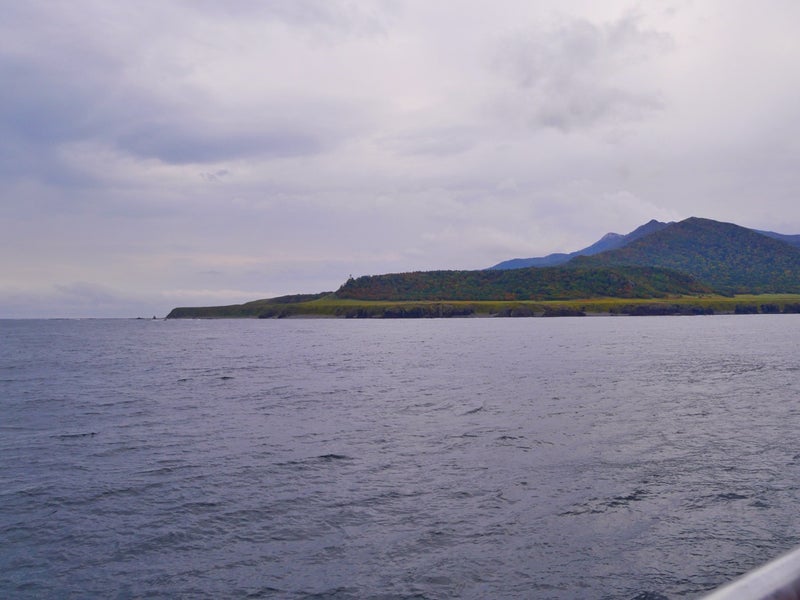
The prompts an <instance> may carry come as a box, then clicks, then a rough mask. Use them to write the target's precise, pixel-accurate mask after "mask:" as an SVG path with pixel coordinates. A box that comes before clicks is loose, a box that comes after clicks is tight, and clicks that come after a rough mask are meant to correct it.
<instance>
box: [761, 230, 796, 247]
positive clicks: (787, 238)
mask: <svg viewBox="0 0 800 600" xmlns="http://www.w3.org/2000/svg"><path fill="white" fill-rule="evenodd" d="M753 231H755V232H757V233H760V234H761V235H766V236H767V237H771V238H773V239H776V240H780V241H782V242H786V243H787V244H790V245H792V246H794V247H795V248H800V235H786V234H784V233H775V232H774V231H760V230H758V229H754V230H753Z"/></svg>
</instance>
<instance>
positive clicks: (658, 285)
mask: <svg viewBox="0 0 800 600" xmlns="http://www.w3.org/2000/svg"><path fill="white" fill-rule="evenodd" d="M711 291H712V290H711V288H710V287H708V286H706V285H704V284H702V283H700V282H698V281H697V280H696V279H695V278H693V277H691V276H688V275H685V274H683V273H678V272H676V271H673V270H669V269H663V268H657V267H647V266H645V267H586V268H583V267H580V266H578V267H571V268H566V267H545V268H535V267H532V268H527V269H511V270H482V271H425V272H416V273H393V274H389V275H371V276H364V277H359V278H357V279H350V280H349V281H347V282H346V283H345V284H344V285H343V286H342V287H341V288H339V289H338V290H337V291H336V294H335V295H336V297H337V298H341V299H352V300H384V301H394V300H417V301H418V300H565V299H571V298H598V297H615V298H658V297H664V296H667V295H684V294H702V293H710V292H711Z"/></svg>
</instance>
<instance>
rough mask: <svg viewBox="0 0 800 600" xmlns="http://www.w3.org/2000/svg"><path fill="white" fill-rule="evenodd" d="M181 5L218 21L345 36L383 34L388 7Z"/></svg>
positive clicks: (304, 1) (299, 0) (325, 0)
mask: <svg viewBox="0 0 800 600" xmlns="http://www.w3.org/2000/svg"><path fill="white" fill-rule="evenodd" d="M182 4H183V5H184V6H185V7H186V8H188V9H190V10H195V11H201V12H203V13H205V14H211V15H216V16H218V17H226V18H237V19H250V18H260V19H271V20H276V21H281V22H284V23H286V24H288V25H291V26H295V27H309V26H311V27H319V26H324V27H329V28H335V29H339V30H343V31H346V32H367V33H369V32H371V33H377V32H382V31H384V28H383V26H382V24H381V22H382V19H381V17H380V13H381V12H382V11H383V10H385V9H388V8H390V7H391V3H390V2H386V1H385V0H380V1H373V2H370V3H369V4H366V5H363V4H362V5H358V4H354V3H352V2H342V1H340V0H291V1H290V2H285V1H281V0H237V1H236V2H218V1H216V0H184V1H183V2H182Z"/></svg>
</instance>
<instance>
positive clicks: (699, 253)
mask: <svg viewBox="0 0 800 600" xmlns="http://www.w3.org/2000/svg"><path fill="white" fill-rule="evenodd" d="M784 237H789V238H791V237H792V236H784ZM567 265H573V266H580V267H582V268H586V267H591V266H595V267H600V266H622V265H626V266H632V265H648V266H654V267H663V268H667V269H675V270H677V271H680V272H683V273H687V274H689V275H692V276H694V277H696V278H697V279H699V280H700V281H703V282H705V283H706V284H708V285H709V286H711V287H713V288H714V289H716V290H718V291H720V292H722V293H726V294H743V293H761V294H763V293H800V247H798V246H795V245H793V244H792V243H790V242H788V241H784V240H783V239H779V238H775V237H772V236H768V235H764V234H762V233H759V232H758V231H755V230H753V229H749V228H746V227H742V226H740V225H736V224H734V223H724V222H720V221H714V220H712V219H704V218H700V217H690V218H688V219H685V220H683V221H679V222H677V223H672V224H670V225H668V226H667V227H665V228H663V229H660V230H659V231H655V232H653V233H651V234H649V235H647V236H644V237H641V238H639V239H637V240H634V241H632V242H630V243H628V244H627V245H625V246H623V247H621V248H616V249H614V250H609V251H606V252H603V253H599V254H595V255H592V256H579V257H575V258H574V259H572V260H571V261H570V262H569V263H567Z"/></svg>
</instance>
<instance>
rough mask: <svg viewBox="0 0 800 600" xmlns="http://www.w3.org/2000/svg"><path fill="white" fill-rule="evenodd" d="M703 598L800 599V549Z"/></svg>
mask: <svg viewBox="0 0 800 600" xmlns="http://www.w3.org/2000/svg"><path fill="white" fill-rule="evenodd" d="M701 600H800V548H796V549H794V550H792V551H791V552H788V553H786V554H784V555H783V556H780V557H778V558H776V559H775V560H772V561H770V562H768V563H767V564H765V565H763V566H761V567H758V568H757V569H754V570H752V571H750V572H749V573H746V574H744V575H742V576H741V577H740V578H738V579H736V580H734V581H732V582H731V583H728V584H726V585H724V586H722V587H721V588H719V589H717V590H715V591H713V592H711V593H710V594H708V595H707V596H703V597H702V599H701Z"/></svg>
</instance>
